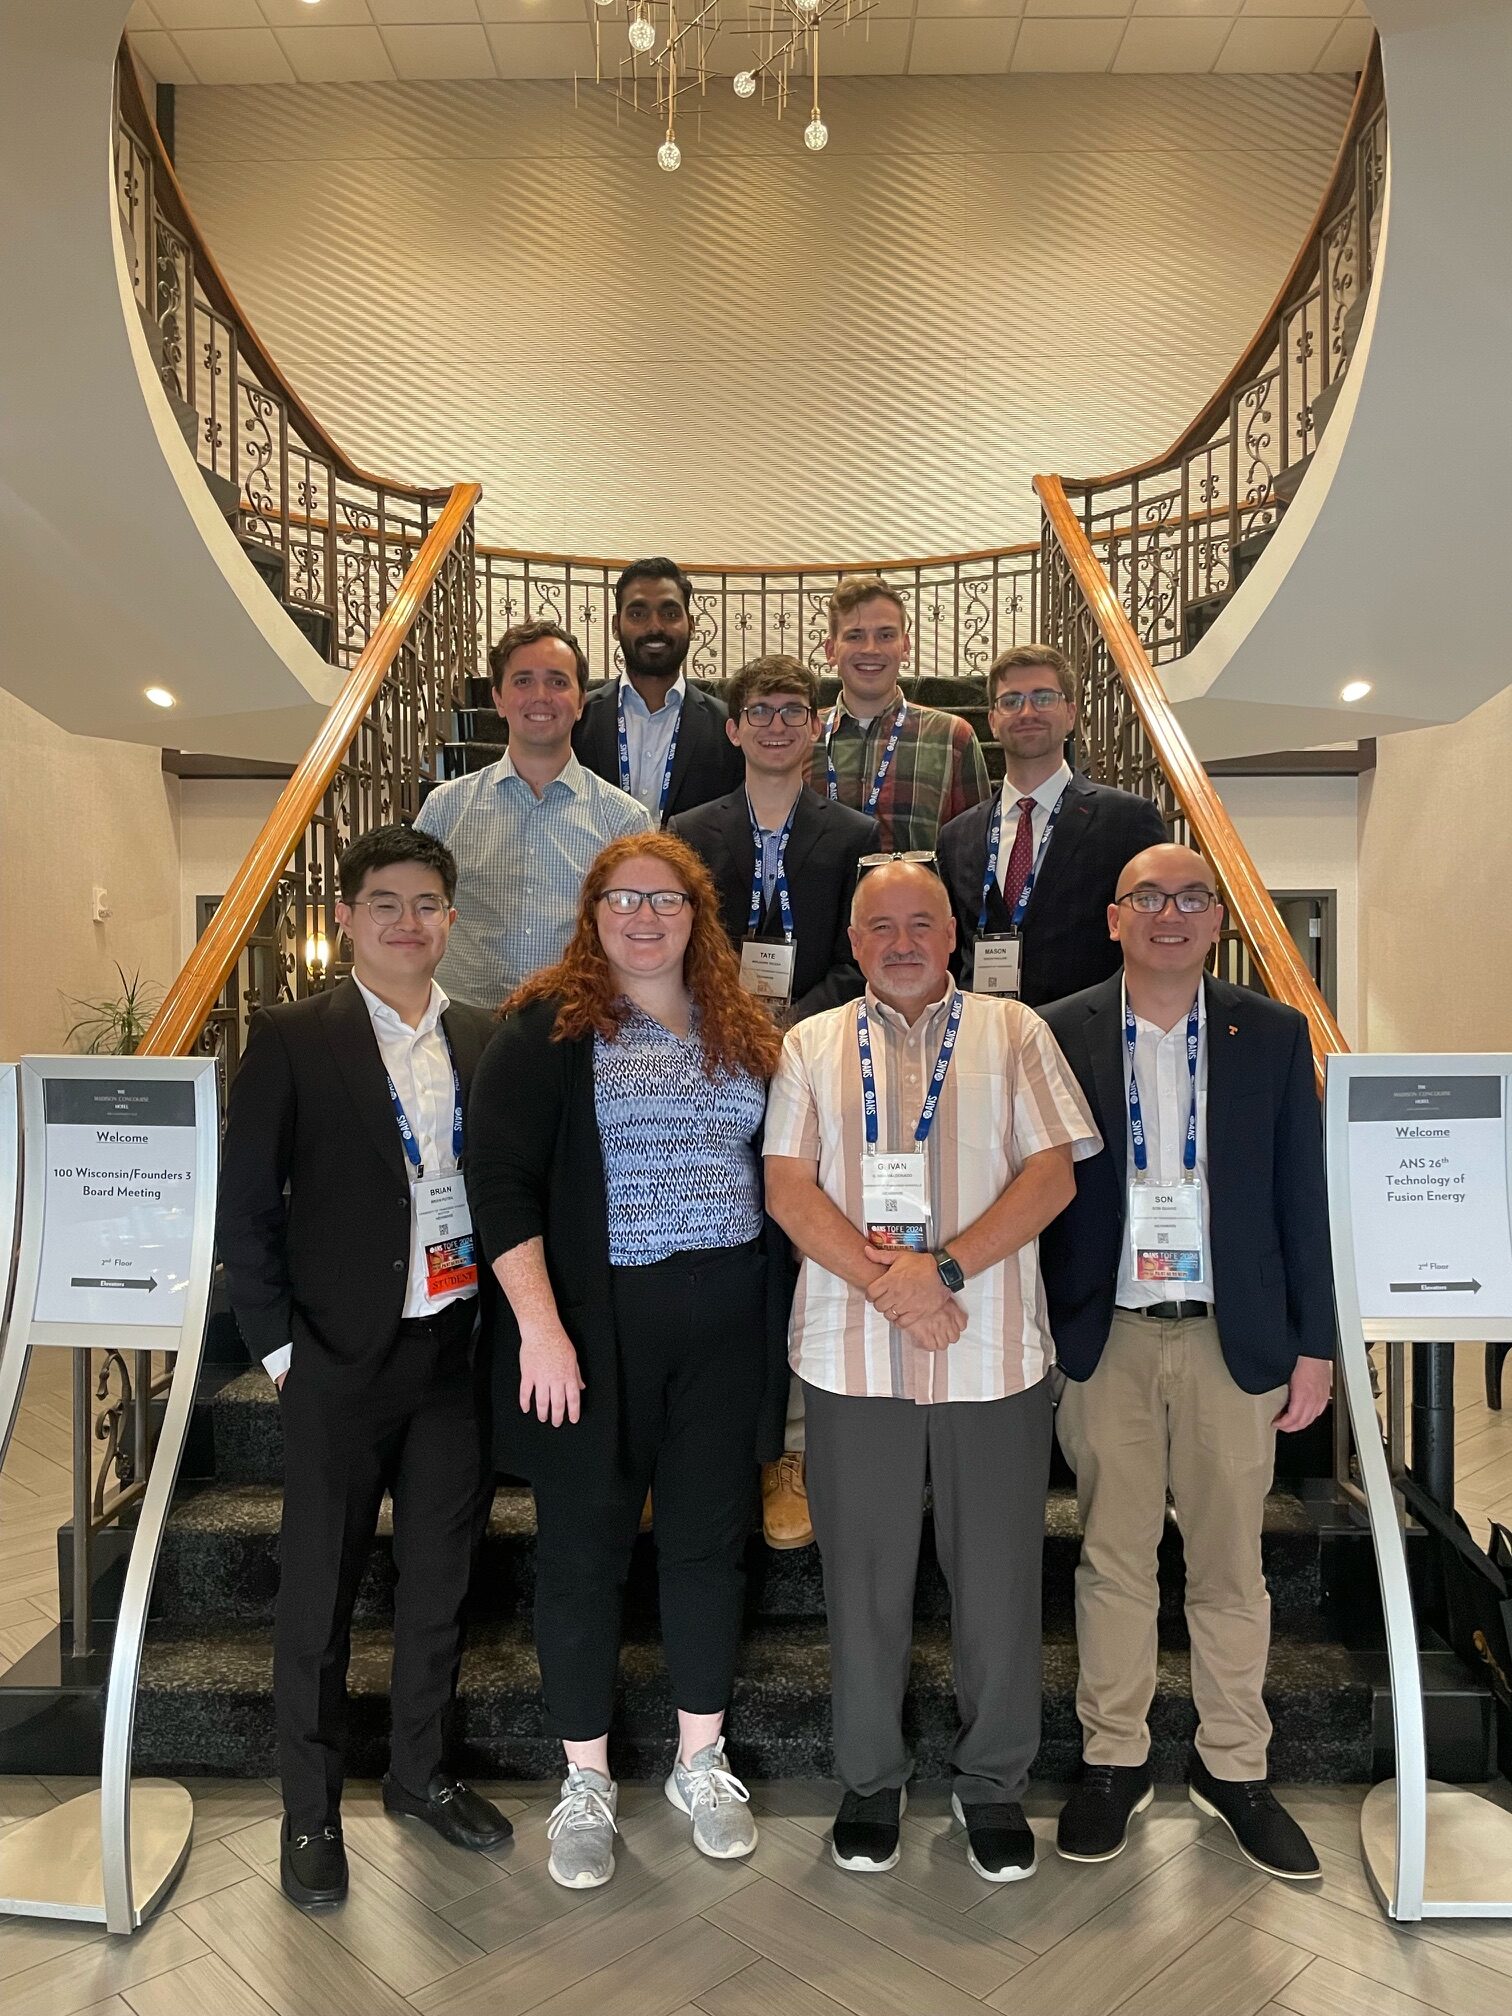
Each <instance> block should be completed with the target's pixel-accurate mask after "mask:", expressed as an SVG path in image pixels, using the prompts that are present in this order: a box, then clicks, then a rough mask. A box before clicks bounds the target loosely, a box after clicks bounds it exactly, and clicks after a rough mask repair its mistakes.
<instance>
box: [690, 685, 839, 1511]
mask: <svg viewBox="0 0 1512 2016" xmlns="http://www.w3.org/2000/svg"><path fill="white" fill-rule="evenodd" d="M727 698H728V703H729V709H730V718H729V722H728V724H727V726H726V729H725V733H726V734H727V735H728V737H729V739H730V741H731V743H732V744H733V745H734V746H735V748H736V749H738V750H739V751H740V754H741V756H742V758H743V759H744V762H745V782H744V784H743V785H742V786H741V788H740V790H738V791H731V792H730V793H729V794H728V795H727V796H726V797H723V798H716V799H714V800H713V801H712V803H710V804H708V805H700V806H698V807H697V808H696V809H695V810H694V811H692V812H680V813H679V814H678V815H677V817H676V818H675V819H673V820H672V822H671V831H672V832H674V833H675V834H676V835H677V836H678V838H679V839H680V840H686V841H687V843H688V845H689V846H690V847H691V848H692V849H693V850H694V852H695V853H696V854H698V855H700V856H701V858H702V860H703V862H704V865H705V866H706V867H707V869H708V871H709V873H710V875H711V876H712V877H713V880H714V886H715V888H716V889H717V890H718V891H719V911H720V916H721V918H722V919H723V922H724V927H725V930H726V932H727V933H728V934H729V938H730V942H731V944H732V945H733V946H734V948H735V952H736V955H737V957H738V958H739V960H740V965H741V978H742V980H743V981H744V983H745V984H746V986H747V987H748V988H749V989H750V990H751V991H752V992H754V993H757V994H760V995H761V996H762V997H763V998H764V999H765V1000H766V1001H767V1002H768V1004H769V1005H770V1006H771V1008H772V1010H773V1012H774V1014H776V1015H777V1017H778V1019H779V1020H780V1021H781V1022H782V1024H783V1025H784V1026H785V1027H787V1026H791V1025H792V1024H793V1023H795V1022H801V1021H803V1020H804V1018H805V1017H807V1016H810V1015H817V1014H819V1013H820V1011H821V1010H823V1009H825V1008H838V1007H839V1006H840V1004H841V1003H842V1002H845V1001H854V1000H855V998H856V996H857V995H858V994H859V993H860V992H861V990H862V987H863V985H864V982H863V981H862V978H861V971H860V968H859V967H858V966H857V965H856V962H855V959H854V957H853V956H852V953H851V945H850V905H851V896H852V894H853V893H854V891H855V887H856V876H857V872H858V868H859V864H860V861H861V857H862V856H863V855H864V854H866V853H867V852H869V851H870V850H871V849H872V848H874V847H876V845H877V841H878V836H877V822H876V820H875V819H870V818H868V817H867V816H866V814H865V813H862V812H857V811H854V810H853V809H852V808H851V807H850V806H848V805H840V804H836V803H832V802H831V801H830V800H829V799H826V798H821V797H819V796H818V795H817V793H815V792H813V791H811V790H809V789H808V787H807V785H806V784H805V782H804V776H805V772H806V771H807V768H808V762H809V757H810V755H811V754H812V751H813V748H814V744H815V742H816V741H817V740H818V738H819V682H818V680H817V679H815V677H814V675H813V673H812V672H810V671H809V670H808V669H807V667H806V666H803V665H800V664H799V662H798V660H797V659H796V658H787V657H781V656H776V657H769V658H757V659H754V660H753V661H752V662H751V663H750V664H749V665H745V666H742V667H741V669H740V671H739V672H737V673H736V675H735V677H734V678H733V679H732V680H731V682H730V689H729V693H728V696H727ZM775 1271H776V1270H774V1272H775ZM785 1271H786V1270H784V1272H785ZM763 1453H764V1454H766V1453H769V1454H770V1456H771V1458H772V1460H771V1461H769V1462H764V1463H763V1466H762V1523H763V1527H764V1530H765V1532H766V1537H767V1541H768V1543H769V1545H771V1546H773V1547H779V1548H785V1547H806V1546H807V1545H808V1544H809V1542H810V1541H811V1540H812V1539H813V1537H814V1529H813V1527H812V1525H811V1524H810V1521H809V1512H808V1496H807V1493H806V1492H805V1490H804V1484H803V1412H802V1393H801V1390H800V1388H799V1387H798V1384H797V1381H796V1380H795V1381H794V1382H793V1384H792V1395H791V1401H790V1404H789V1407H788V1409H787V1418H786V1425H785V1428H784V1429H783V1431H782V1433H781V1435H780V1436H779V1435H778V1434H777V1433H776V1430H775V1424H774V1427H773V1435H772V1441H771V1443H770V1444H769V1445H768V1450H766V1451H764V1452H763Z"/></svg>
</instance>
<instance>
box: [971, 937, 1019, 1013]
mask: <svg viewBox="0 0 1512 2016" xmlns="http://www.w3.org/2000/svg"><path fill="white" fill-rule="evenodd" d="M1023 966H1024V934H1023V933H1022V932H1021V931H987V932H984V933H983V934H982V935H981V936H980V937H979V938H978V939H977V940H976V942H975V943H974V944H973V946H972V948H971V991H972V993H973V994H995V995H997V996H999V997H1000V998H1001V999H1004V1000H1008V1001H1017V1000H1018V998H1019V995H1020V993H1021V992H1022V987H1023Z"/></svg>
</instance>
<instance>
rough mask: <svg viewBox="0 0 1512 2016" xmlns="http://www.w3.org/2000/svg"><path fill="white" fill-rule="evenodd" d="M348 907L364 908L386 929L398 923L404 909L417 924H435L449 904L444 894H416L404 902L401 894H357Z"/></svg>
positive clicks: (374, 920)
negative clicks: (411, 899) (411, 900)
mask: <svg viewBox="0 0 1512 2016" xmlns="http://www.w3.org/2000/svg"><path fill="white" fill-rule="evenodd" d="M350 907H351V908H352V909H353V910H366V911H367V913H368V915H369V917H371V918H372V920H373V922H374V923H375V924H376V925H378V926H379V927H380V929H386V928H387V927H388V926H389V925H390V924H397V923H399V922H400V921H401V919H402V918H403V916H404V913H405V911H406V910H408V911H409V912H410V913H411V914H412V915H413V917H414V919H415V922H416V923H417V924H435V923H437V922H438V921H439V920H440V919H441V918H443V917H444V916H445V915H446V913H447V911H448V910H450V908H451V905H450V903H448V902H447V900H446V898H445V897H444V896H417V897H416V898H415V899H414V901H413V902H412V903H406V902H405V900H404V898H403V897H402V896H359V897H358V898H357V901H356V902H355V903H353V904H352V905H351V906H350Z"/></svg>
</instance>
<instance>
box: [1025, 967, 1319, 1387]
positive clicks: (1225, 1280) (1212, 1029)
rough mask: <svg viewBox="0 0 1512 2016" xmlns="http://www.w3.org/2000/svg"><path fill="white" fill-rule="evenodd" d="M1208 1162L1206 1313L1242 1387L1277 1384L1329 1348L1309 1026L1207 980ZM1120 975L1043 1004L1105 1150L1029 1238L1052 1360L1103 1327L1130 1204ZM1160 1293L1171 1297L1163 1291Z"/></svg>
mask: <svg viewBox="0 0 1512 2016" xmlns="http://www.w3.org/2000/svg"><path fill="white" fill-rule="evenodd" d="M1202 984H1203V986H1204V987H1205V988H1206V990H1207V1163H1208V1190H1209V1206H1210V1211H1211V1230H1212V1242H1213V1250H1212V1262H1213V1284H1212V1285H1213V1300H1214V1307H1213V1313H1214V1315H1215V1317H1216V1318H1217V1322H1218V1337H1219V1341H1220V1343H1221V1344H1222V1346H1223V1356H1224V1360H1225V1362H1226V1363H1227V1365H1228V1368H1229V1371H1230V1372H1231V1373H1232V1374H1233V1376H1234V1383H1235V1384H1236V1385H1238V1386H1240V1387H1242V1388H1243V1389H1244V1391H1245V1392H1246V1393H1264V1392H1266V1391H1268V1390H1269V1389H1270V1388H1271V1387H1273V1386H1284V1385H1285V1384H1286V1382H1287V1381H1288V1380H1289V1379H1290V1378H1291V1375H1292V1370H1293V1368H1294V1366H1295V1365H1296V1362H1297V1359H1298V1358H1299V1357H1303V1358H1332V1357H1333V1355H1334V1341H1335V1332H1334V1310H1333V1265H1332V1260H1331V1256H1330V1250H1329V1242H1328V1200H1327V1196H1326V1194H1325V1190H1324V1178H1323V1121H1322V1113H1321V1109H1320V1107H1319V1104H1318V1094H1317V1086H1316V1082H1315V1080H1314V1077H1313V1060H1312V1046H1311V1044H1310V1042H1309V1040H1308V1033H1307V1023H1306V1021H1305V1020H1304V1018H1303V1017H1302V1016H1301V1015H1299V1014H1298V1013H1297V1011H1296V1009H1295V1008H1287V1007H1284V1006H1283V1005H1282V1004H1281V1003H1280V1002H1279V1001H1272V1000H1270V999H1269V998H1268V997H1267V996H1266V995H1264V994H1256V993H1254V992H1252V991H1251V990H1250V989H1249V988H1247V987H1234V986H1231V985H1230V984H1229V983H1228V982H1227V981H1225V980H1215V979H1214V978H1213V977H1212V975H1211V974H1208V975H1205V976H1204V978H1203V983H1202ZM1121 1001H1122V975H1121V974H1115V975H1114V976H1113V978H1112V979H1111V980H1105V981H1103V982H1102V984H1101V985H1100V986H1097V987H1089V988H1087V989H1086V990H1085V991H1084V992H1083V993H1080V994H1073V995H1072V996H1071V998H1070V999H1069V1000H1067V1001H1057V1002H1054V1003H1052V1004H1051V1005H1050V1006H1049V1007H1047V1008H1043V1009H1041V1011H1040V1012H1041V1014H1042V1015H1043V1016H1044V1018H1045V1021H1046V1022H1047V1023H1048V1024H1049V1025H1050V1030H1051V1033H1052V1034H1053V1035H1054V1037H1055V1040H1056V1042H1057V1043H1059V1045H1060V1047H1061V1050H1062V1051H1063V1052H1064V1054H1065V1058H1066V1062H1067V1063H1068V1064H1069V1065H1070V1066H1071V1069H1072V1070H1073V1071H1074V1072H1075V1074H1076V1080H1077V1083H1078V1084H1079V1085H1080V1086H1081V1088H1082V1091H1083V1092H1084V1093H1085V1094H1086V1096H1087V1103H1088V1105H1090V1107H1091V1108H1092V1117H1093V1119H1094V1120H1095V1121H1096V1122H1097V1125H1098V1127H1099V1129H1100V1130H1101V1133H1102V1137H1103V1145H1104V1148H1105V1149H1106V1151H1107V1152H1106V1153H1105V1154H1102V1155H1094V1156H1092V1157H1091V1158H1090V1159H1089V1160H1087V1161H1085V1162H1078V1163H1077V1165H1076V1196H1075V1198H1074V1199H1073V1200H1072V1202H1071V1203H1070V1204H1069V1205H1068V1206H1067V1207H1066V1209H1065V1210H1064V1211H1063V1212H1062V1213H1061V1215H1060V1217H1059V1218H1057V1219H1055V1220H1054V1222H1053V1223H1052V1224H1050V1225H1048V1226H1047V1227H1046V1228H1045V1230H1044V1231H1043V1232H1042V1233H1041V1234H1040V1248H1039V1252H1040V1272H1041V1274H1042V1275H1043V1276H1044V1282H1045V1295H1046V1299H1047V1301H1048V1304H1049V1310H1050V1329H1051V1332H1052V1334H1053V1336H1054V1338H1055V1350H1056V1356H1057V1358H1058V1359H1059V1360H1060V1363H1061V1365H1062V1367H1063V1368H1064V1369H1065V1371H1066V1373H1067V1375H1068V1376H1069V1377H1070V1378H1072V1379H1088V1378H1090V1377H1091V1375H1092V1373H1093V1372H1094V1371H1096V1369H1097V1361H1098V1359H1099V1358H1100V1357H1101V1356H1102V1349H1103V1346H1104V1344H1105V1343H1106V1342H1107V1341H1108V1332H1109V1330H1110V1328H1111V1327H1112V1322H1113V1307H1114V1295H1115V1292H1116V1286H1117V1280H1118V1261H1119V1255H1120V1253H1121V1252H1122V1249H1123V1239H1124V1217H1125V1212H1126V1209H1127V1203H1128V1167H1127V1164H1128V1097H1127V1090H1126V1081H1125V1078H1124V1033H1123V1016H1122V1012H1121ZM1172 1292H1173V1294H1174V1293H1176V1292H1177V1291H1175V1290H1173V1291H1172Z"/></svg>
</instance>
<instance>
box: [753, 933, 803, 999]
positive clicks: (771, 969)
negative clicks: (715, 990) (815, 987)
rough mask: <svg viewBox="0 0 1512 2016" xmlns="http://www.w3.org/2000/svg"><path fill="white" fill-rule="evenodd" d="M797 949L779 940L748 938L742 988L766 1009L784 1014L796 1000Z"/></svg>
mask: <svg viewBox="0 0 1512 2016" xmlns="http://www.w3.org/2000/svg"><path fill="white" fill-rule="evenodd" d="M797 952H798V948H797V946H796V945H789V944H786V943H784V942H783V940H781V939H780V938H756V937H751V938H747V939H746V940H745V942H744V944H743V945H742V946H741V948H740V984H741V986H742V987H743V988H744V989H745V991H746V992H747V994H752V995H754V996H755V997H756V999H757V1000H758V1001H759V1002H760V1003H761V1004H762V1006H763V1007H764V1008H770V1009H771V1011H772V1013H773V1014H774V1015H778V1014H781V1013H782V1011H783V1010H784V1009H785V1008H787V1007H788V1006H790V1004H791V1002H792V999H793V962H794V960H795V958H796V957H797Z"/></svg>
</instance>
